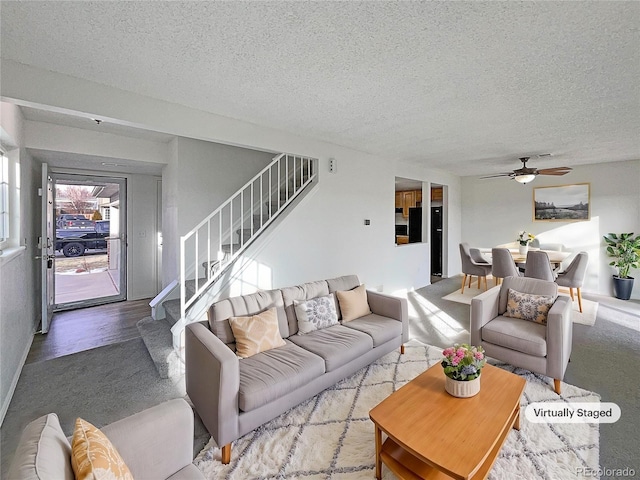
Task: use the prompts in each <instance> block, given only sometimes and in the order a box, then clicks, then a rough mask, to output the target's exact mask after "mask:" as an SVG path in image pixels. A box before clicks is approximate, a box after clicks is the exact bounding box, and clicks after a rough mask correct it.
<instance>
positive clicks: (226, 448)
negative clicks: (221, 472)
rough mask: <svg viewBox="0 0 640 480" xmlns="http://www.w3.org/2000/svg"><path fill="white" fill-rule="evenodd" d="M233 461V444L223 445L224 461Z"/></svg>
mask: <svg viewBox="0 0 640 480" xmlns="http://www.w3.org/2000/svg"><path fill="white" fill-rule="evenodd" d="M230 461H231V444H230V443H227V444H226V445H223V446H222V463H223V464H225V465H227V464H228V463H229V462H230Z"/></svg>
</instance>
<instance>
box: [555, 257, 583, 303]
mask: <svg viewBox="0 0 640 480" xmlns="http://www.w3.org/2000/svg"><path fill="white" fill-rule="evenodd" d="M588 263H589V254H587V252H580V253H578V254H577V255H576V256H575V258H574V259H573V260H572V261H571V263H570V264H569V266H568V267H567V269H566V270H565V271H564V272H560V273H558V278H556V283H557V284H558V285H559V286H561V287H568V288H569V295H571V301H573V300H574V297H573V289H574V288H575V289H577V290H578V306H579V307H580V313H582V292H581V291H580V289H581V288H582V284H583V283H584V276H585V274H586V273H587V264H588Z"/></svg>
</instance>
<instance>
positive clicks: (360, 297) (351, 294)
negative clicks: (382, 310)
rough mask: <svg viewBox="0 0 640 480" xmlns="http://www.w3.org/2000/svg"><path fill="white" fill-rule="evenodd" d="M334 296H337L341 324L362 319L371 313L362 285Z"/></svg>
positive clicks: (365, 291)
mask: <svg viewBox="0 0 640 480" xmlns="http://www.w3.org/2000/svg"><path fill="white" fill-rule="evenodd" d="M336 295H337V296H338V303H339V304H340V312H342V322H343V323H344V322H349V321H351V320H355V319H356V318H360V317H364V316H365V315H369V314H370V313H371V309H370V308H369V302H368V301H367V290H366V288H365V286H364V284H362V285H360V286H359V287H356V288H354V289H353V290H347V291H343V292H336Z"/></svg>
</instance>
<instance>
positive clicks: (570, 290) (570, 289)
mask: <svg viewBox="0 0 640 480" xmlns="http://www.w3.org/2000/svg"><path fill="white" fill-rule="evenodd" d="M569 295H571V301H572V302H573V301H574V300H575V298H573V288H572V287H569Z"/></svg>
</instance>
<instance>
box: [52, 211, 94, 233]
mask: <svg viewBox="0 0 640 480" xmlns="http://www.w3.org/2000/svg"><path fill="white" fill-rule="evenodd" d="M94 223H95V222H94V221H93V220H88V219H87V217H85V216H84V215H72V214H69V213H63V214H62V215H58V219H57V220H56V227H57V228H61V229H65V230H66V229H69V228H93V226H94Z"/></svg>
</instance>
